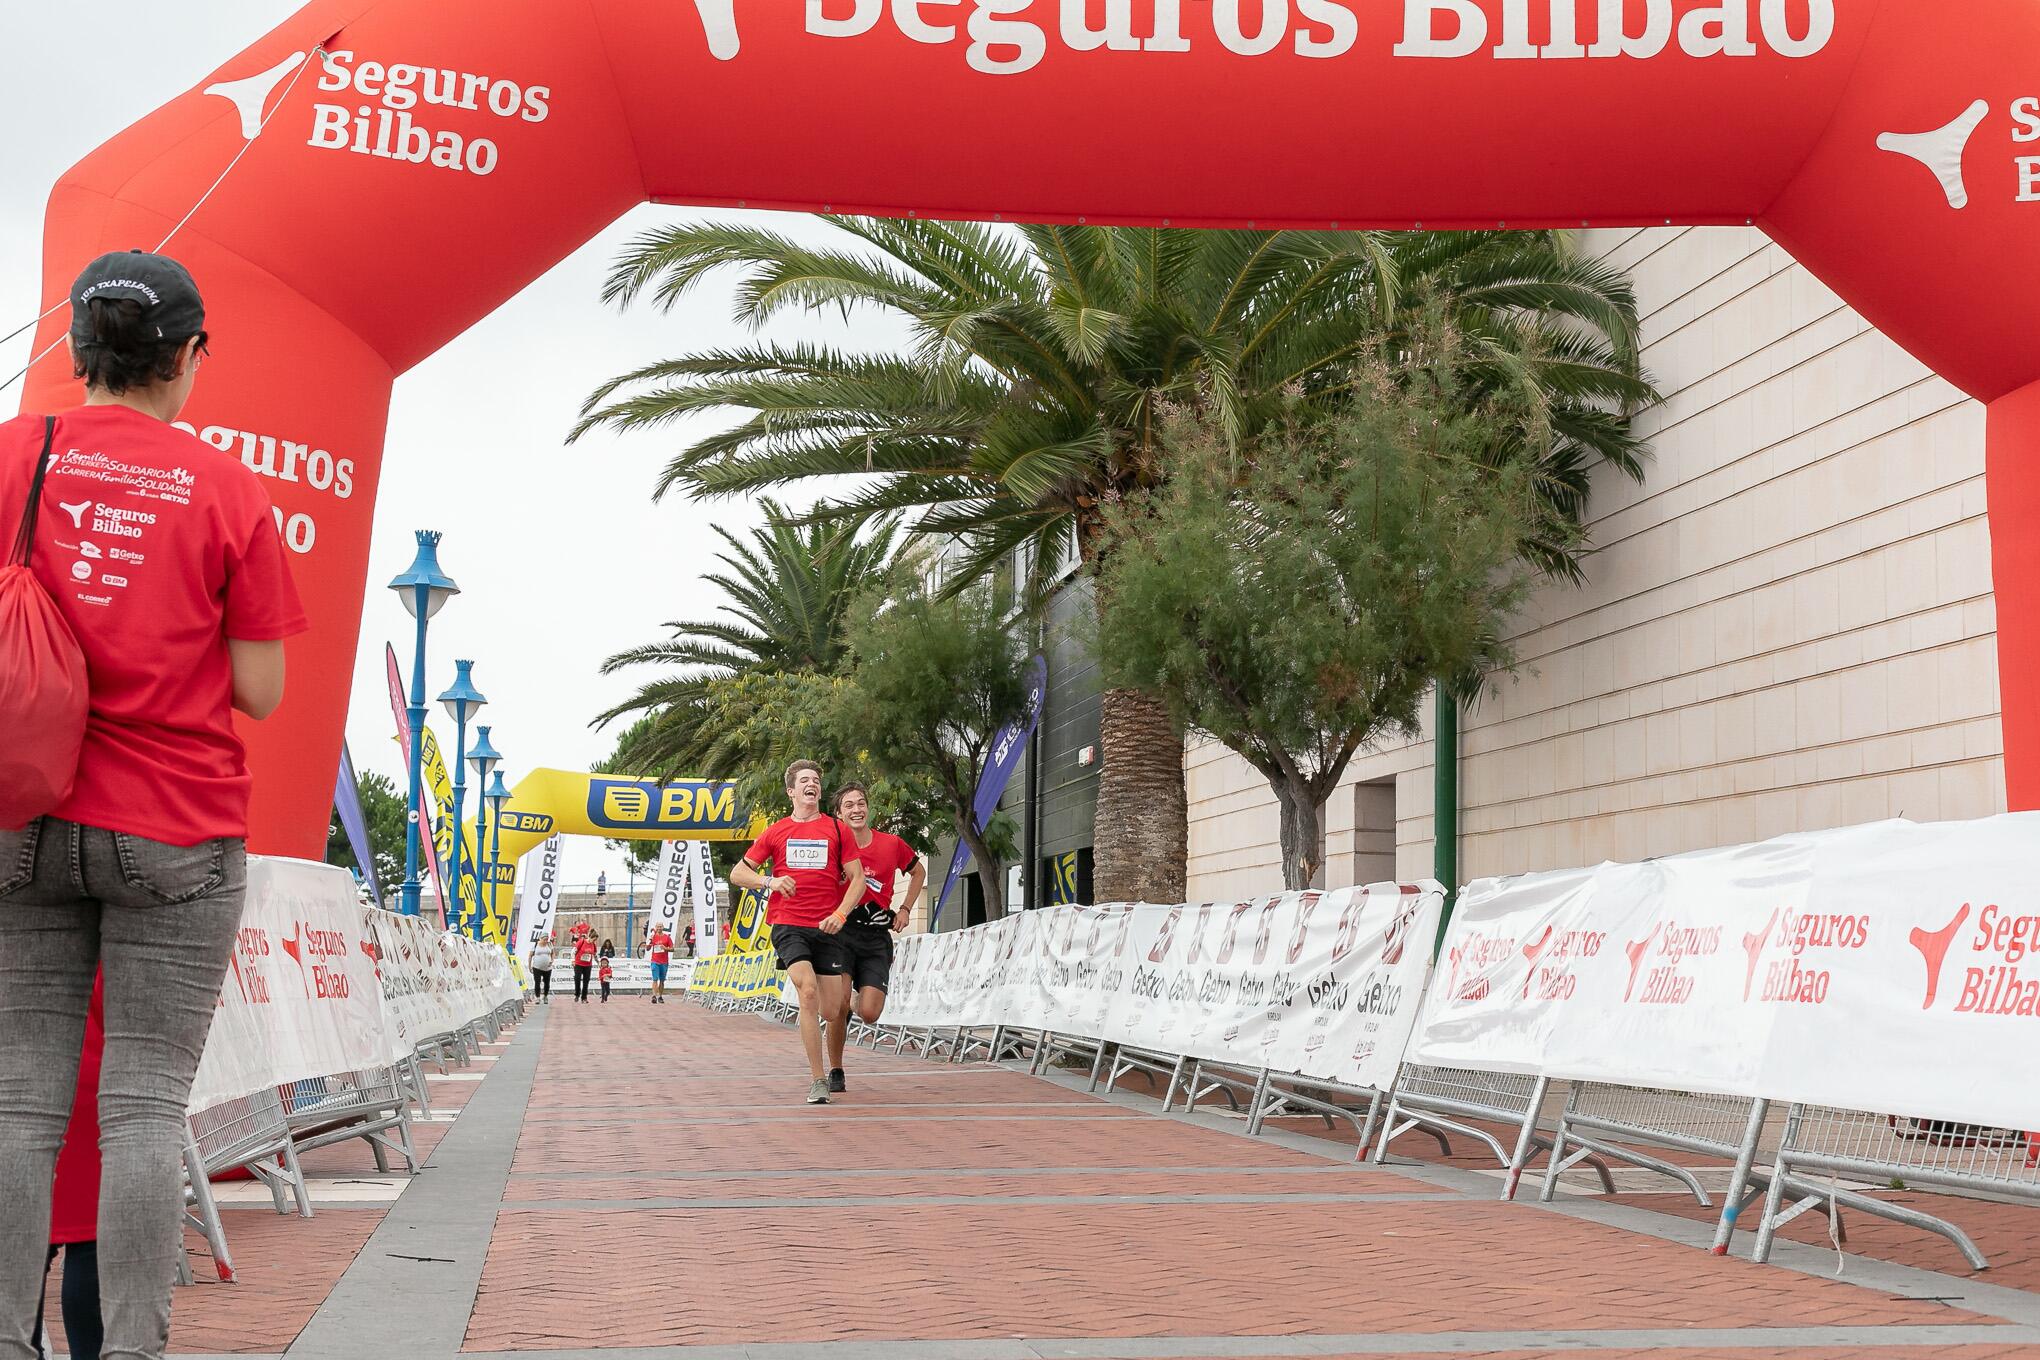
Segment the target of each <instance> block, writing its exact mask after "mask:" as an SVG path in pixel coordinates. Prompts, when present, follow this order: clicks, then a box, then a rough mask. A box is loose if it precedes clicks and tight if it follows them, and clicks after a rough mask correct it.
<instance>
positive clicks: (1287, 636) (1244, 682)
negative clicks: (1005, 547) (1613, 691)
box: [1098, 357, 1571, 889]
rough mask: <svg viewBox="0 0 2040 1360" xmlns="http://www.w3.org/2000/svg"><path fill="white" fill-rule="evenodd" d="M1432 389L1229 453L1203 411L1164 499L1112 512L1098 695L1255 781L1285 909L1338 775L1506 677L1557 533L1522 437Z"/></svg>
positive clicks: (1366, 395) (1307, 877)
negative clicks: (1440, 692)
mask: <svg viewBox="0 0 2040 1360" xmlns="http://www.w3.org/2000/svg"><path fill="white" fill-rule="evenodd" d="M1451 369H1452V365H1451V362H1450V359H1449V357H1446V358H1440V359H1435V360H1431V361H1429V362H1428V363H1427V364H1426V365H1425V366H1424V367H1422V368H1419V369H1415V370H1412V369H1411V367H1410V366H1409V365H1408V364H1403V365H1401V366H1400V367H1398V368H1391V367H1390V366H1389V365H1388V364H1386V363H1380V364H1375V365H1372V366H1369V367H1367V368H1365V369H1363V371H1362V372H1361V373H1360V374H1359V375H1358V376H1357V377H1356V378H1355V380H1354V382H1353V384H1352V386H1351V388H1350V391H1349V392H1348V394H1347V395H1346V398H1345V399H1344V400H1341V401H1338V402H1336V403H1331V404H1326V403H1323V402H1322V401H1321V402H1320V403H1318V404H1317V405H1316V406H1314V407H1312V408H1305V407H1303V406H1301V405H1300V404H1299V405H1297V406H1294V407H1292V408H1291V409H1290V410H1289V411H1288V412H1287V413H1285V414H1283V415H1281V416H1278V417H1277V418H1276V419H1274V420H1272V421H1271V422H1269V423H1268V424H1267V425H1266V426H1264V427H1263V428H1262V430H1261V431H1260V432H1259V433H1257V434H1255V435H1253V436H1251V437H1250V439H1249V443H1248V446H1246V447H1244V448H1243V447H1241V446H1240V445H1239V444H1237V443H1235V442H1233V441H1231V440H1228V439H1227V437H1226V435H1225V432H1224V430H1223V429H1221V428H1219V427H1218V425H1217V423H1216V422H1215V421H1214V420H1213V418H1212V417H1211V416H1210V414H1209V412H1208V411H1207V410H1179V411H1176V412H1174V413H1172V414H1171V415H1170V416H1169V418H1168V419H1167V421H1166V423H1165V430H1164V434H1163V443H1164V447H1165V448H1166V450H1167V453H1168V457H1169V460H1170V476H1169V479H1168V480H1167V482H1166V483H1165V484H1163V485H1161V486H1159V487H1157V488H1155V489H1154V490H1152V491H1149V492H1146V493H1143V494H1141V495H1137V496H1133V497H1129V498H1128V499H1127V500H1125V501H1124V502H1122V503H1121V504H1119V505H1118V506H1115V507H1113V508H1112V510H1111V511H1110V512H1109V514H1110V518H1111V521H1112V524H1111V532H1112V534H1113V536H1114V540H1115V543H1116V545H1117V546H1116V547H1115V550H1114V552H1113V553H1112V554H1111V556H1110V557H1108V558H1107V559H1106V560H1105V562H1104V563H1103V565H1102V568H1101V571H1100V574H1099V592H1098V635H1099V649H1100V656H1101V660H1102V662H1103V664H1104V666H1105V669H1106V673H1107V678H1108V682H1109V683H1112V684H1121V685H1131V686H1137V687H1140V688H1142V689H1146V690H1148V691H1150V692H1152V693H1155V694H1158V695H1160V696H1162V697H1163V699H1164V700H1165V702H1166V703H1167V705H1168V707H1169V709H1170V710H1171V712H1172V714H1173V715H1174V716H1175V718H1176V719H1177V721H1179V722H1181V723H1182V724H1184V725H1185V726H1186V727H1187V728H1189V729H1192V730H1195V731H1200V732H1203V733H1206V734H1208V735H1209V736H1211V737H1212V738H1214V739H1216V740H1217V741H1219V742H1221V743H1223V744H1224V745H1225V746H1227V747H1229V748H1230V749H1232V750H1233V751H1235V752H1237V753H1238V754H1239V755H1240V756H1241V757H1242V758H1244V759H1245V760H1246V761H1247V762H1248V763H1249V764H1251V765H1252V766H1253V767H1254V768H1255V769H1256V770H1258V771H1260V772H1261V774H1262V775H1263V776H1264V777H1265V778H1266V779H1267V780H1268V784H1269V787H1270V788H1271V789H1273V790H1274V793H1275V797H1276V799H1277V801H1278V802H1279V804H1280V806H1281V842H1282V876H1283V883H1284V886H1285V887H1288V888H1291V889H1296V888H1306V887H1310V886H1313V885H1314V884H1316V883H1317V882H1318V881H1319V874H1320V872H1321V871H1322V869H1323V868H1324V863H1325V830H1324V815H1323V810H1324V806H1325V802H1326V800H1327V798H1328V797H1329V796H1330V794H1331V792H1332V790H1333V789H1334V788H1336V787H1337V785H1338V783H1339V780H1340V778H1341V777H1342V776H1343V775H1344V774H1345V771H1346V767H1347V766H1348V764H1350V763H1351V761H1352V759H1353V756H1354V755H1355V753H1356V752H1358V751H1359V750H1361V749H1362V748H1363V747H1365V746H1368V745H1370V744H1372V743H1376V742H1379V741H1381V740H1383V739H1386V738H1390V737H1395V736H1404V735H1411V734H1414V733H1416V732H1417V730H1418V727H1419V711H1420V707H1419V706H1420V704H1421V702H1422V700H1423V698H1424V696H1425V695H1426V693H1427V692H1429V690H1430V689H1431V687H1432V685H1433V683H1434V681H1436V680H1437V678H1438V677H1446V681H1445V682H1446V683H1448V684H1450V685H1452V686H1453V688H1454V689H1455V690H1456V691H1458V692H1460V693H1461V694H1468V693H1472V692H1476V691H1477V690H1478V689H1479V687H1480V686H1481V684H1483V683H1484V679H1483V678H1484V677H1487V676H1490V675H1493V674H1495V673H1496V672H1499V671H1505V670H1507V669H1509V668H1511V667H1512V666H1513V663H1514V657H1513V654H1512V651H1511V648H1510V646H1509V644H1508V642H1507V641H1506V640H1505V638H1504V635H1503V628H1504V626H1505V624H1506V622H1507V620H1508V618H1509V616H1510V614H1511V613H1512V612H1513V611H1514V610H1515V608H1516V607H1517V606H1518V604H1519V603H1520V602H1521V600H1522V599H1523V596H1524V593H1525V591H1526V589H1527V588H1528V587H1529V585H1530V584H1531V582H1532V581H1533V579H1535V570H1534V568H1533V567H1531V566H1529V565H1527V564H1526V562H1525V558H1524V553H1523V548H1524V544H1525V543H1526V542H1544V543H1549V542H1552V541H1554V536H1559V537H1563V536H1565V535H1567V534H1569V533H1570V532H1571V531H1570V529H1569V527H1568V525H1567V524H1566V522H1565V521H1564V520H1563V518H1562V517H1559V516H1555V515H1554V514H1553V513H1552V512H1551V509H1550V506H1549V501H1548V500H1547V499H1546V498H1543V497H1541V496H1540V495H1539V488H1538V487H1537V485H1536V471H1537V466H1538V457H1537V454H1536V451H1535V445H1536V440H1535V439H1534V438H1530V439H1526V437H1525V435H1526V426H1528V427H1532V428H1534V424H1535V421H1534V418H1533V417H1529V416H1526V415H1525V414H1524V413H1522V412H1519V411H1514V410H1507V409H1501V408H1498V407H1495V406H1493V405H1489V404H1485V403H1481V402H1477V401H1476V402H1469V401H1468V400H1467V399H1466V396H1465V394H1464V393H1461V392H1457V391H1455V390H1454V379H1453V376H1452V372H1451Z"/></svg>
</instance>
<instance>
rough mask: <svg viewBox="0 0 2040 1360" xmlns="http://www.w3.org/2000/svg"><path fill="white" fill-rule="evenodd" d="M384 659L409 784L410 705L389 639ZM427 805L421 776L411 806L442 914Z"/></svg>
mask: <svg viewBox="0 0 2040 1360" xmlns="http://www.w3.org/2000/svg"><path fill="white" fill-rule="evenodd" d="M383 659H384V661H385V662H386V663H387V666H388V670H389V676H390V709H391V711H392V712H393V713H395V715H396V719H397V749H398V750H399V751H401V752H403V755H404V770H405V772H406V773H405V783H406V784H407V785H408V784H409V783H410V778H409V771H410V768H411V706H410V703H409V701H408V700H406V699H405V697H404V672H403V671H402V670H401V669H400V668H399V667H398V665H397V649H396V648H395V647H392V646H390V645H389V644H388V643H387V642H386V643H384V644H383ZM407 796H408V795H407ZM425 808H426V800H425V785H424V782H423V781H422V780H421V781H420V782H419V785H418V806H416V807H414V808H412V809H411V816H413V817H415V818H417V819H418V839H419V849H421V850H423V851H424V852H425V869H426V872H427V874H428V875H429V876H430V877H431V879H432V891H433V892H434V893H435V894H436V895H437V896H438V898H439V901H440V903H441V912H442V916H443V914H444V910H445V903H446V902H447V900H448V899H447V895H446V883H445V882H444V880H443V877H442V874H441V871H440V867H439V856H438V855H437V854H436V853H434V850H433V840H434V837H433V836H430V835H427V834H426V832H427V831H428V830H429V829H430V828H431V826H432V818H431V816H430V815H429V814H428V813H427V812H426V810H425Z"/></svg>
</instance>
